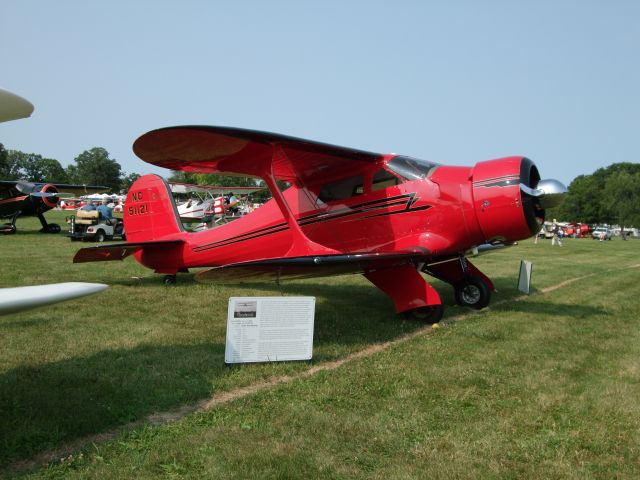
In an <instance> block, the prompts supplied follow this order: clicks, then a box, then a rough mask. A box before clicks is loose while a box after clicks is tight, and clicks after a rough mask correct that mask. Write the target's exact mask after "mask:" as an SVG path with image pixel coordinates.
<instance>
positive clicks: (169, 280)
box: [162, 275, 176, 285]
mask: <svg viewBox="0 0 640 480" xmlns="http://www.w3.org/2000/svg"><path fill="white" fill-rule="evenodd" d="M162 281H163V282H164V284H165V285H174V284H175V283H176V276H175V275H165V276H164V278H163V279H162Z"/></svg>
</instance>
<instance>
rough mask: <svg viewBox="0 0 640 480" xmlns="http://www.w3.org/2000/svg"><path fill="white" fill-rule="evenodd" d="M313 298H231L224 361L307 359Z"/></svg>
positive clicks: (310, 343) (311, 353) (310, 354)
mask: <svg viewBox="0 0 640 480" xmlns="http://www.w3.org/2000/svg"><path fill="white" fill-rule="evenodd" d="M315 307H316V299H315V297H231V298H230V299H229V310H228V314H227V340H226V344H225V351H224V362H225V363H249V362H281V361H288V360H311V357H312V355H313V320H314V316H315Z"/></svg>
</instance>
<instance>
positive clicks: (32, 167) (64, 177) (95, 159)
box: [0, 143, 140, 193]
mask: <svg viewBox="0 0 640 480" xmlns="http://www.w3.org/2000/svg"><path fill="white" fill-rule="evenodd" d="M139 177H140V175H139V174H137V173H130V174H126V173H125V172H124V171H123V170H122V167H121V166H120V164H119V163H118V162H117V161H116V160H115V159H113V158H110V156H109V152H107V150H105V149H104V148H102V147H95V148H92V149H91V150H85V151H84V152H82V153H81V154H80V155H78V156H77V157H76V158H75V159H74V163H72V164H70V165H68V166H67V168H64V167H63V166H62V165H61V164H60V162H59V161H58V160H56V159H54V158H45V157H43V156H42V155H39V154H37V153H25V152H21V151H20V150H7V149H5V148H4V145H3V144H2V143H0V180H27V181H29V182H49V183H69V184H76V185H104V186H105V187H108V188H109V190H110V191H111V192H116V193H117V192H120V191H127V190H128V189H129V187H130V186H131V184H132V183H133V182H135V181H136V180H137V179H138V178H139Z"/></svg>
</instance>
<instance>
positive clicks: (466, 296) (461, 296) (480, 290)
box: [455, 277, 491, 310]
mask: <svg viewBox="0 0 640 480" xmlns="http://www.w3.org/2000/svg"><path fill="white" fill-rule="evenodd" d="M455 296H456V302H457V304H458V305H462V306H463V307H470V308H475V309H476V310H480V309H481V308H484V307H486V306H487V305H489V301H490V300H491V290H489V287H487V285H486V284H485V283H484V282H483V281H482V280H481V279H480V278H478V277H468V278H467V279H465V280H464V283H461V284H459V285H457V286H456V287H455Z"/></svg>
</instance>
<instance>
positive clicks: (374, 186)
mask: <svg viewBox="0 0 640 480" xmlns="http://www.w3.org/2000/svg"><path fill="white" fill-rule="evenodd" d="M399 183H400V179H399V178H398V177H396V176H395V175H394V174H393V173H391V172H388V171H387V170H384V169H382V170H378V171H377V172H376V173H374V174H373V181H372V183H371V191H372V192H375V191H376V190H382V189H383V188H387V187H393V186H394V185H398V184H399Z"/></svg>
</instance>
